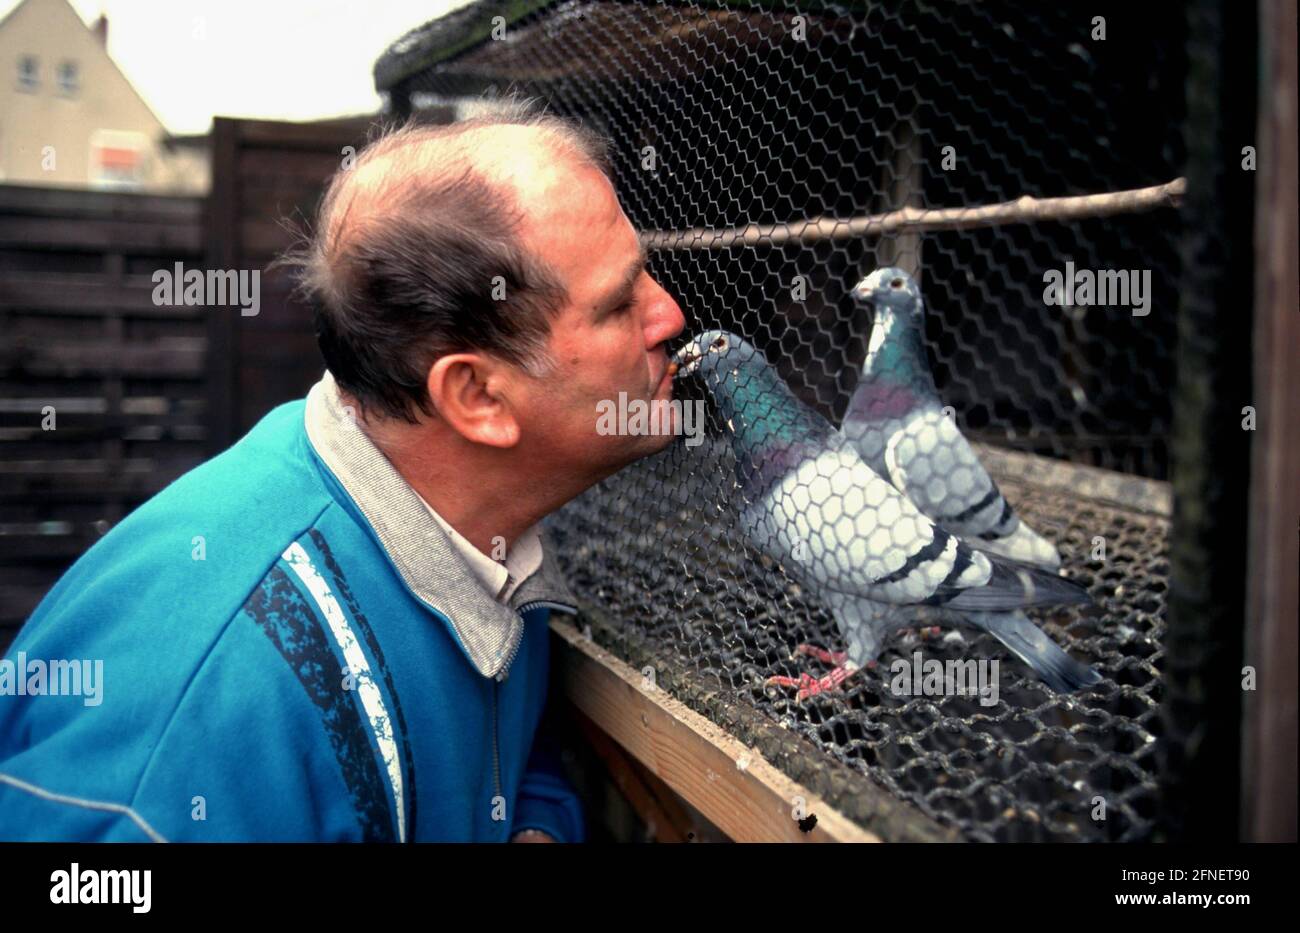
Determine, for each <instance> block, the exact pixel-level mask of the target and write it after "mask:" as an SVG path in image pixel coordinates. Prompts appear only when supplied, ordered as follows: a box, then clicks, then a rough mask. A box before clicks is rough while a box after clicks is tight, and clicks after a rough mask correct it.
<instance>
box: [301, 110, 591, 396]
mask: <svg viewBox="0 0 1300 933" xmlns="http://www.w3.org/2000/svg"><path fill="white" fill-rule="evenodd" d="M582 172H598V173H601V174H602V175H604V176H605V178H606V179H608V177H609V175H610V164H609V156H608V148H607V142H606V141H605V140H604V139H603V138H602V137H600V136H598V135H597V134H595V133H592V132H591V131H589V130H587V129H585V128H584V127H582V126H581V125H580V124H577V123H574V122H571V121H567V120H564V119H561V118H559V117H555V116H551V115H547V114H541V113H538V112H537V111H536V110H535V109H534V108H533V107H532V106H531V105H530V104H529V103H527V102H523V103H520V102H515V101H512V102H510V103H508V104H506V105H505V106H504V107H502V108H501V109H499V110H496V111H493V112H492V113H490V114H487V115H483V116H478V117H474V118H471V119H468V120H464V121H461V122H459V123H454V124H450V125H446V126H426V125H419V124H408V125H406V126H404V127H402V128H400V129H396V130H393V131H390V132H387V133H385V134H384V135H382V136H381V137H380V138H378V139H376V140H375V141H374V142H372V143H371V144H370V145H368V146H367V147H366V148H365V150H364V151H363V152H362V153H361V154H360V155H359V156H358V157H357V158H356V161H355V164H353V165H352V166H351V167H350V168H345V169H342V170H340V171H339V172H338V173H337V174H336V175H335V176H334V178H333V179H332V180H331V182H330V184H329V187H328V188H327V190H326V193H325V197H324V199H323V201H322V204H321V209H320V214H319V217H318V221H317V225H316V231H315V234H314V236H313V238H312V240H311V242H310V244H309V245H308V246H307V248H306V249H305V250H303V251H302V252H301V253H299V254H297V255H295V256H292V257H289V258H288V259H287V260H286V262H288V263H290V264H292V265H295V266H297V267H298V270H299V282H300V285H301V286H302V288H303V289H304V290H305V291H306V292H307V293H308V295H309V296H310V297H311V298H312V299H313V300H314V303H315V305H316V325H317V327H316V330H317V339H318V341H319V343H320V347H321V352H322V353H323V354H324V356H325V361H326V365H327V366H328V367H329V369H330V371H331V372H332V373H333V374H334V377H335V378H336V379H337V380H338V382H339V384H340V385H341V386H342V387H343V388H344V389H346V390H347V391H348V392H349V393H350V394H352V395H353V396H355V397H356V398H357V400H358V402H359V403H360V404H361V405H362V407H363V408H367V409H371V408H373V409H377V410H378V412H379V413H381V414H383V415H385V416H389V417H397V418H402V419H404V420H407V421H413V420H414V418H413V415H414V413H415V410H416V409H418V410H420V411H423V412H425V413H426V414H432V411H431V410H430V407H429V402H428V395H427V390H426V386H425V379H426V377H427V374H428V371H429V367H430V365H431V364H432V362H433V361H434V360H436V359H437V358H438V357H440V356H443V355H446V354H448V353H454V352H460V351H466V350H480V351H484V352H489V353H492V354H495V355H497V356H499V357H501V358H503V359H506V360H509V361H510V362H512V363H515V364H517V365H520V366H523V367H525V368H526V369H528V370H529V371H530V372H535V373H536V372H540V371H543V370H544V369H545V367H546V366H547V364H548V361H547V359H546V356H545V342H546V336H547V332H548V329H549V324H550V320H551V318H552V317H553V316H554V314H555V313H556V312H557V311H558V310H559V309H560V308H562V307H563V306H564V304H565V303H566V301H567V296H566V293H565V283H564V282H563V281H561V280H560V277H559V276H558V275H557V274H556V272H555V270H553V269H552V268H550V267H549V266H548V265H547V263H545V262H544V261H543V260H542V259H541V258H540V257H537V256H534V255H531V254H530V252H529V251H528V250H526V249H525V248H524V247H523V245H522V234H523V233H524V231H525V230H526V229H527V225H528V221H529V217H530V216H531V215H532V214H533V213H534V212H535V208H536V206H537V205H539V204H540V203H542V202H544V200H545V198H546V192H547V190H548V189H551V188H553V187H554V186H556V185H564V184H566V183H571V179H572V178H573V176H574V173H582ZM412 406H414V408H413V407H412Z"/></svg>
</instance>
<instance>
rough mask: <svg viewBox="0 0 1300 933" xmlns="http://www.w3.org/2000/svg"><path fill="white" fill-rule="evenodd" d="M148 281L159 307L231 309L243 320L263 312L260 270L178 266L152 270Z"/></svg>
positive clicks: (155, 302) (178, 264) (181, 264)
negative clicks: (151, 283)
mask: <svg viewBox="0 0 1300 933" xmlns="http://www.w3.org/2000/svg"><path fill="white" fill-rule="evenodd" d="M150 280H151V281H152V282H153V283H154V289H153V303H154V304H155V305H157V306H158V307H170V308H175V307H180V306H182V305H183V306H187V307H193V306H200V307H214V306H224V305H234V306H236V307H238V308H239V313H240V315H241V316H243V317H257V314H258V312H259V311H261V310H262V270H260V269H207V270H203V269H186V268H185V265H184V264H183V263H179V262H178V263H176V264H175V265H174V266H173V267H172V268H171V269H157V270H155V271H154V274H153V275H152V276H150Z"/></svg>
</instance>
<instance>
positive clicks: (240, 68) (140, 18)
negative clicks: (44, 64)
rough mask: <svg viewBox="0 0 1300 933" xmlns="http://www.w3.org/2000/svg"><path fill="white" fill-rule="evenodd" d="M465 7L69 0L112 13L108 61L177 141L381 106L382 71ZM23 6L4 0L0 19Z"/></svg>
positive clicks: (453, 3) (363, 0) (372, 0)
mask: <svg viewBox="0 0 1300 933" xmlns="http://www.w3.org/2000/svg"><path fill="white" fill-rule="evenodd" d="M467 2H468V0H71V3H72V6H73V8H74V9H75V10H76V11H77V12H78V13H79V14H80V15H81V18H82V20H83V21H84V22H86V23H87V24H90V23H93V22H94V21H95V19H97V18H98V16H99V14H100V13H105V14H107V16H108V54H109V55H110V56H111V57H112V59H113V60H114V61H115V62H116V63H117V66H118V67H119V68H120V69H121V70H122V72H123V74H125V75H126V77H127V78H128V79H129V80H130V82H131V83H132V84H133V85H135V88H136V90H137V91H139V92H140V95H141V96H142V97H144V99H145V101H146V102H147V103H148V104H149V106H150V107H151V108H152V109H153V111H154V113H156V114H157V115H158V118H159V119H160V120H162V122H163V125H164V126H166V127H167V129H168V130H170V131H171V132H173V133H177V134H186V133H205V132H207V131H208V130H209V129H210V127H211V124H212V118H213V117H214V116H226V117H261V118H266V119H277V120H315V119H321V118H325V117H336V116H343V115H346V114H354V113H369V112H373V111H375V110H378V109H379V107H380V106H381V100H380V97H379V95H378V94H377V93H376V92H375V85H374V77H373V68H374V64H375V60H376V59H377V58H379V56H380V55H381V54H382V53H383V51H384V50H385V49H386V48H387V47H388V46H389V45H390V44H391V43H392V42H393V41H394V40H396V39H397V38H398V37H400V36H401V35H402V34H403V33H405V32H406V31H408V30H410V29H413V28H414V27H416V26H419V25H421V24H423V23H426V22H428V21H429V20H431V19H434V18H436V17H438V16H441V15H442V14H443V13H446V12H447V11H449V10H454V9H456V8H458V7H462V6H465V5H466V4H467ZM17 5H18V0H0V17H3V16H4V15H5V14H7V13H8V12H9V11H10V10H11V9H13V8H14V7H15V6H17Z"/></svg>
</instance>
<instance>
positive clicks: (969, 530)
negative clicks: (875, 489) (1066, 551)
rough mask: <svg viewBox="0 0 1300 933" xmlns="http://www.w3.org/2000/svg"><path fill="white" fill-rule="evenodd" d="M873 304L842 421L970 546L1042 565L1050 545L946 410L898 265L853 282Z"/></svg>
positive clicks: (870, 460) (1053, 553)
mask: <svg viewBox="0 0 1300 933" xmlns="http://www.w3.org/2000/svg"><path fill="white" fill-rule="evenodd" d="M853 298H854V300H855V301H857V302H859V303H861V304H866V305H870V306H872V307H873V308H874V309H875V323H874V325H873V327H872V331H871V341H870V344H869V345H868V349H867V359H866V362H865V363H864V364H863V366H862V375H861V378H860V379H859V380H858V386H857V389H856V390H855V391H854V393H853V398H852V399H851V400H850V402H849V408H848V411H847V412H846V413H845V415H844V423H843V425H842V427H841V430H842V431H843V433H844V436H845V437H846V438H848V440H849V441H850V442H851V443H852V444H853V446H854V448H855V449H856V450H857V451H858V453H859V454H861V455H862V459H863V460H865V461H866V462H867V464H868V465H869V466H870V467H871V468H872V469H873V470H875V471H876V472H878V473H879V474H880V475H881V476H884V477H886V478H888V479H889V481H890V482H891V483H893V484H894V486H895V488H897V489H898V490H899V491H901V492H902V493H904V494H905V495H906V496H907V497H908V498H909V499H911V500H912V502H913V503H914V504H915V505H916V507H917V508H918V509H920V510H921V511H922V512H923V513H924V514H925V515H926V516H928V517H929V518H930V519H932V520H933V521H935V522H936V523H937V524H939V525H941V526H943V528H944V529H946V530H947V531H950V532H952V533H953V534H956V535H959V536H960V537H962V538H964V539H965V540H966V541H967V542H969V543H970V544H971V545H973V546H974V547H977V548H979V549H980V550H983V551H988V552H991V553H994V554H998V555H1001V556H1003V557H1009V558H1011V559H1012V560H1016V561H1020V562H1022V563H1027V564H1034V565H1035V566H1038V567H1043V568H1046V569H1049V570H1055V569H1057V568H1058V567H1060V566H1061V556H1060V554H1058V553H1057V550H1056V547H1055V546H1054V545H1052V544H1051V543H1050V542H1049V541H1047V540H1046V539H1045V538H1043V537H1042V536H1041V535H1039V534H1038V533H1037V532H1035V531H1034V530H1033V529H1032V528H1030V527H1029V526H1028V525H1026V524H1025V523H1024V522H1023V521H1021V520H1020V517H1019V516H1018V515H1016V513H1015V510H1014V509H1013V508H1012V507H1011V503H1009V502H1008V501H1007V500H1006V499H1005V498H1004V497H1003V495H1002V493H1001V491H1000V490H999V489H998V487H997V484H996V483H995V482H993V478H992V477H991V476H989V474H988V471H986V470H985V469H984V466H983V464H981V463H980V461H979V458H978V457H977V456H976V454H975V451H974V449H973V448H972V447H971V445H970V443H969V442H968V441H967V440H966V438H965V437H964V436H962V433H961V431H960V430H958V428H957V425H956V424H954V423H953V419H952V418H951V417H949V415H948V414H947V413H946V412H945V411H944V406H943V402H942V401H941V400H940V399H939V393H938V392H937V391H936V390H935V386H934V377H933V375H932V374H931V372H930V364H929V361H928V360H927V359H926V355H925V342H924V335H925V303H924V302H923V301H922V299H921V290H920V288H918V287H917V284H916V282H915V281H914V280H913V279H912V277H911V276H910V275H908V274H907V273H906V272H904V271H903V270H902V269H896V268H885V269H877V270H876V271H875V272H872V273H871V274H870V275H868V276H867V277H866V278H864V279H863V280H862V281H861V282H859V283H858V284H857V286H856V287H855V288H854V289H853Z"/></svg>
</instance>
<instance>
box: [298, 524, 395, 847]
mask: <svg viewBox="0 0 1300 933" xmlns="http://www.w3.org/2000/svg"><path fill="white" fill-rule="evenodd" d="M308 534H309V535H310V536H311V541H312V544H314V545H315V546H316V550H317V551H318V552H319V553H320V557H321V561H322V562H323V563H324V565H325V570H326V572H327V573H328V574H329V580H330V582H331V583H332V584H333V585H334V592H335V593H336V594H337V595H338V598H340V599H342V600H343V605H344V606H345V607H346V609H347V611H348V612H349V613H350V614H351V616H352V621H353V623H354V624H355V625H356V627H357V629H358V630H359V631H360V632H361V637H362V638H364V639H365V641H366V647H367V648H369V649H370V656H371V657H372V658H374V660H375V666H376V667H377V668H378V672H379V675H380V676H381V677H383V679H384V685H385V686H386V687H387V688H388V696H389V698H390V699H391V700H392V703H393V716H394V717H396V721H397V731H398V732H399V733H400V734H401V737H402V760H403V761H404V762H405V763H406V783H405V784H404V785H403V790H404V791H405V795H406V803H407V816H406V835H407V838H408V839H410V838H412V837H413V836H414V834H415V832H416V827H417V826H419V823H418V822H417V820H416V817H417V814H416V799H415V796H416V794H415V790H416V777H415V760H414V758H413V757H412V755H411V732H410V730H409V729H407V728H406V717H405V716H403V715H402V700H401V697H399V696H398V695H397V687H396V685H395V684H394V683H393V675H392V672H391V671H390V670H389V669H388V663H387V662H386V661H385V660H384V652H383V649H382V648H380V646H379V639H377V638H376V637H375V633H374V630H373V629H372V628H371V626H370V622H369V620H368V619H366V614H365V613H364V612H362V611H361V606H360V605H358V603H357V599H356V597H355V596H354V595H353V594H352V588H351V587H350V586H348V581H347V578H346V577H345V576H344V575H343V568H342V567H340V566H339V562H338V561H337V560H336V559H335V557H334V551H333V550H332V549H331V548H330V546H329V543H328V542H327V541H326V540H325V536H324V535H323V534H321V533H320V532H319V531H317V530H316V529H315V528H312V529H311V530H310V531H309V532H308Z"/></svg>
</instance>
